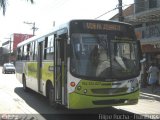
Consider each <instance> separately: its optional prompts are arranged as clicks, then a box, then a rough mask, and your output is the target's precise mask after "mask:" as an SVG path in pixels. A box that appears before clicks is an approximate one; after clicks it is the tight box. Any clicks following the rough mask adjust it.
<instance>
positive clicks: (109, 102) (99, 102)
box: [93, 99, 127, 105]
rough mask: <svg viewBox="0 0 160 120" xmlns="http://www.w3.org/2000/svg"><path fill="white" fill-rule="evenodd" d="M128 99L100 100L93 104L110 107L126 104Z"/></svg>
mask: <svg viewBox="0 0 160 120" xmlns="http://www.w3.org/2000/svg"><path fill="white" fill-rule="evenodd" d="M126 100H127V99H118V100H98V101H93V104H95V105H110V104H121V103H125V101H126Z"/></svg>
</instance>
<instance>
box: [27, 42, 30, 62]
mask: <svg viewBox="0 0 160 120" xmlns="http://www.w3.org/2000/svg"><path fill="white" fill-rule="evenodd" d="M30 52H31V49H30V44H28V45H27V55H26V60H30Z"/></svg>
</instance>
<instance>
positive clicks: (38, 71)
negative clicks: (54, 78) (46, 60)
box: [37, 41, 43, 93]
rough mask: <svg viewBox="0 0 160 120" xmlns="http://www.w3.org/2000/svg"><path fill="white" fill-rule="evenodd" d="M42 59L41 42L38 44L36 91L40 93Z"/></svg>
mask: <svg viewBox="0 0 160 120" xmlns="http://www.w3.org/2000/svg"><path fill="white" fill-rule="evenodd" d="M42 59H43V41H41V42H39V43H38V60H37V80H38V91H39V92H40V93H42Z"/></svg>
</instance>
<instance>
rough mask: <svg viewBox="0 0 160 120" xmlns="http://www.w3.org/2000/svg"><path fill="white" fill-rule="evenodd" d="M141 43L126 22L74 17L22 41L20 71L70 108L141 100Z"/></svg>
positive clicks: (28, 82)
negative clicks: (52, 28) (75, 18)
mask: <svg viewBox="0 0 160 120" xmlns="http://www.w3.org/2000/svg"><path fill="white" fill-rule="evenodd" d="M140 59H141V51H140V42H139V41H138V40H136V36H135V32H134V28H133V27H132V26H131V25H130V24H127V23H123V22H113V21H102V20H71V21H69V22H68V23H66V24H64V25H62V26H59V27H57V28H54V30H53V31H51V32H49V33H46V34H44V35H41V36H35V37H32V38H30V39H28V40H25V41H23V42H21V43H19V44H18V45H17V61H16V76H17V78H18V79H19V80H20V82H21V83H22V84H23V88H24V90H27V89H28V88H29V89H32V90H34V91H36V92H38V93H40V94H42V95H44V96H46V98H47V99H48V100H49V103H50V104H51V105H56V104H61V105H63V106H65V107H66V108H69V109H86V108H101V107H108V106H117V105H132V104H136V103H137V102H138V98H139V80H138V79H137V77H138V76H139V74H140Z"/></svg>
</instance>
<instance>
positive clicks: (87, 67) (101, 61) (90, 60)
mask: <svg viewBox="0 0 160 120" xmlns="http://www.w3.org/2000/svg"><path fill="white" fill-rule="evenodd" d="M137 53H138V47H137V44H136V41H135V40H133V38H131V37H129V36H122V35H121V36H120V37H119V32H113V31H112V32H111V33H109V32H108V34H89V33H73V34H72V35H71V69H70V70H71V73H72V74H73V75H76V76H79V77H84V78H85V77H87V78H91V79H94V78H95V79H111V78H112V79H127V78H130V77H133V76H137V75H138V74H139V72H138V71H139V58H137V57H138V55H137Z"/></svg>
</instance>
